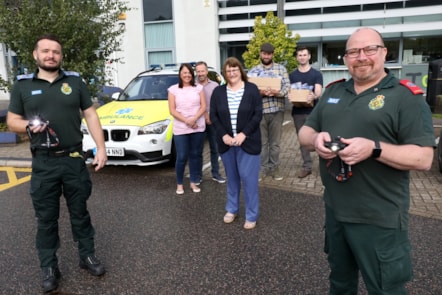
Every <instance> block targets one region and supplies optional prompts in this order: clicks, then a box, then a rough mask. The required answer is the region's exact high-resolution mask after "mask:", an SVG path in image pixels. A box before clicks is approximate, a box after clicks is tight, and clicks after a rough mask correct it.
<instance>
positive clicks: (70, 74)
mask: <svg viewBox="0 0 442 295" xmlns="http://www.w3.org/2000/svg"><path fill="white" fill-rule="evenodd" d="M64 74H65V75H66V76H75V77H80V73H78V72H74V71H64Z"/></svg>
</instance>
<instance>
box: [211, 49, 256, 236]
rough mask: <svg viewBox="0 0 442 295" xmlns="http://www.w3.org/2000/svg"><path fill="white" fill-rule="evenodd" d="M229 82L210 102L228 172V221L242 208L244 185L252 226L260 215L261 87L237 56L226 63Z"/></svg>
mask: <svg viewBox="0 0 442 295" xmlns="http://www.w3.org/2000/svg"><path fill="white" fill-rule="evenodd" d="M222 72H223V75H224V77H225V78H226V81H227V84H226V85H221V86H218V87H217V88H215V90H214V91H213V94H212V97H211V102H210V120H211V121H212V125H213V126H214V128H215V130H216V136H217V142H218V150H219V153H220V155H221V159H222V161H223V164H224V168H225V171H226V175H227V180H228V181H227V203H226V211H227V213H226V214H225V216H224V222H225V223H231V222H233V221H234V220H235V219H236V217H237V215H238V211H239V204H240V200H239V197H240V191H241V185H242V186H243V188H244V204H245V213H246V216H245V223H244V228H245V229H253V228H254V227H255V226H256V221H257V219H258V216H259V198H258V176H259V169H260V153H261V132H260V129H259V124H260V122H261V118H262V99H261V95H260V93H259V90H258V87H257V86H256V85H255V84H253V83H250V82H248V79H247V75H246V73H245V71H244V69H243V67H242V65H241V63H240V62H239V60H238V59H236V58H234V57H229V58H228V59H227V60H226V61H225V63H224V65H223V71H222Z"/></svg>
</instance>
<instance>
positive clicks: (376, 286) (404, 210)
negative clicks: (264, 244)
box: [299, 28, 435, 295]
mask: <svg viewBox="0 0 442 295" xmlns="http://www.w3.org/2000/svg"><path fill="white" fill-rule="evenodd" d="M386 55H387V48H385V46H384V42H383V40H382V37H381V35H380V34H379V33H378V32H377V31H375V30H373V29H370V28H361V29H359V30H357V31H356V32H354V33H353V34H352V35H351V36H350V38H349V39H348V41H347V44H346V51H345V56H344V59H345V62H346V65H347V66H348V70H349V73H350V75H351V77H352V78H351V79H350V80H348V81H346V82H344V81H339V82H338V83H334V84H333V85H331V86H329V87H327V89H326V90H325V92H324V94H323V96H322V99H321V100H320V102H319V104H318V105H317V106H316V107H315V109H314V110H313V112H312V113H311V115H310V116H309V118H308V119H307V121H306V123H305V125H304V126H303V127H302V129H301V130H300V132H299V140H300V143H301V144H302V145H303V146H305V147H307V148H309V149H310V150H316V152H317V153H318V155H319V156H320V171H321V179H322V182H323V184H324V186H325V191H324V202H325V215H326V224H325V226H326V230H325V232H326V240H325V242H326V243H325V251H326V253H327V254H328V261H329V265H330V269H331V273H330V276H329V280H330V294H357V290H358V274H359V271H360V272H361V275H362V278H363V280H364V282H365V285H366V287H367V290H368V293H369V294H378V295H379V294H389V295H392V294H406V290H405V283H406V282H407V281H410V280H411V279H412V275H413V274H412V266H411V259H410V243H409V239H408V218H409V214H408V209H409V206H410V194H409V170H412V169H416V170H429V169H430V168H431V164H432V161H433V155H434V146H435V140H434V134H433V126H432V120H431V112H430V109H429V107H428V105H426V103H425V101H424V100H423V98H422V91H421V90H420V89H419V88H417V87H416V86H415V85H413V84H411V83H409V82H407V81H399V80H398V79H397V78H395V77H393V75H392V74H390V73H389V72H388V70H386V69H384V61H385V57H386ZM338 136H340V137H342V138H341V139H340V138H336V137H338ZM333 140H335V141H336V142H339V143H340V147H338V151H336V150H335V151H333V150H332V149H330V148H329V147H330V144H329V142H331V141H333ZM339 148H340V150H339Z"/></svg>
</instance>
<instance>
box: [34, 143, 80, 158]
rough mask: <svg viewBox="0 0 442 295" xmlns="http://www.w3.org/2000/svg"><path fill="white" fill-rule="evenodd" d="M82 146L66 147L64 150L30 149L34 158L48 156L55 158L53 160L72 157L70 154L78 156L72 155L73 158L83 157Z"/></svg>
mask: <svg viewBox="0 0 442 295" xmlns="http://www.w3.org/2000/svg"><path fill="white" fill-rule="evenodd" d="M82 149H83V146H82V145H81V144H79V145H76V146H73V147H68V148H64V149H57V150H55V149H42V148H34V149H31V151H32V154H33V155H34V156H48V157H55V158H59V157H68V156H72V154H74V153H78V154H74V157H76V156H80V155H81V156H82V155H83V150H82Z"/></svg>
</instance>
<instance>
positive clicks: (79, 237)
mask: <svg viewBox="0 0 442 295" xmlns="http://www.w3.org/2000/svg"><path fill="white" fill-rule="evenodd" d="M91 189H92V183H91V180H90V175H89V171H88V170H87V167H86V165H85V163H84V160H83V158H81V157H76V158H72V157H69V156H64V157H51V156H47V155H36V156H34V157H33V159H32V177H31V197H32V203H33V206H34V210H35V216H36V217H37V237H36V247H37V251H38V257H39V259H40V266H41V267H49V266H55V265H57V263H58V260H57V256H56V252H57V249H58V248H59V247H60V239H59V235H58V218H59V216H60V196H61V195H62V194H63V195H64V197H65V199H66V204H67V207H68V210H69V215H70V222H71V229H72V235H73V238H74V241H76V242H77V243H78V251H79V255H80V258H81V259H84V258H86V257H87V256H89V255H93V254H94V252H95V249H94V234H95V231H94V228H93V226H92V224H91V219H90V216H89V212H88V210H87V205H86V201H87V199H88V198H89V196H90V194H91Z"/></svg>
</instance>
